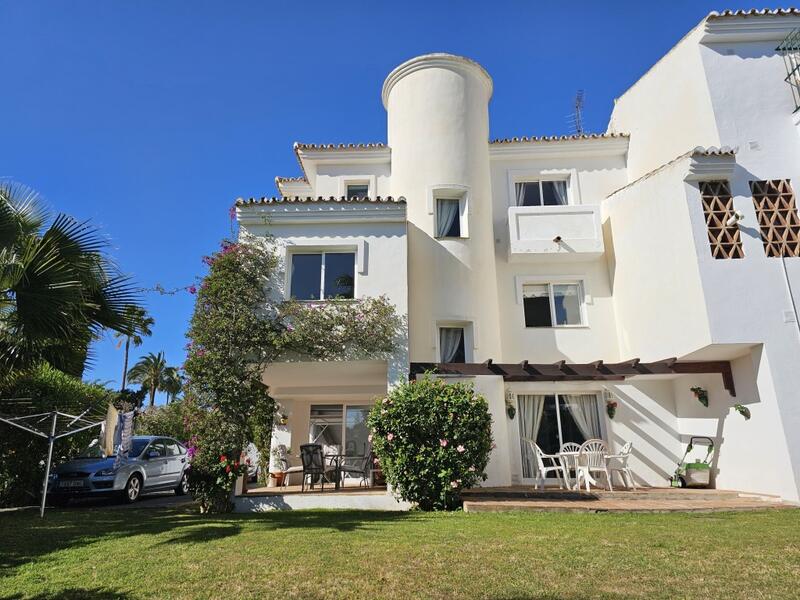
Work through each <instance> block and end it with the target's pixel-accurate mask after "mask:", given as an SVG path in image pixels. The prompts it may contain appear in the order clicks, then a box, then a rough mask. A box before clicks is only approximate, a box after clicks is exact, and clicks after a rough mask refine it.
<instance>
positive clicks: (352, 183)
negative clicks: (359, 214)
mask: <svg viewBox="0 0 800 600" xmlns="http://www.w3.org/2000/svg"><path fill="white" fill-rule="evenodd" d="M356 185H357V186H360V187H365V188H367V193H366V194H364V195H363V196H352V195H350V193H349V192H348V188H350V186H356ZM369 192H370V186H369V181H345V182H344V197H345V198H347V199H348V200H349V199H350V198H369V197H370V195H369Z"/></svg>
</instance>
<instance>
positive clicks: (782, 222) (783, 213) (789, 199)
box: [750, 179, 800, 257]
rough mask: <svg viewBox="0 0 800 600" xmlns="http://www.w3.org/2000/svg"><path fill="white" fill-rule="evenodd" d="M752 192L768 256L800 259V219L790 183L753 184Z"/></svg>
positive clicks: (783, 181)
mask: <svg viewBox="0 0 800 600" xmlns="http://www.w3.org/2000/svg"><path fill="white" fill-rule="evenodd" d="M750 189H751V190H752V192H753V204H754V205H755V208H756V217H757V218H758V226H759V228H760V229H761V241H762V243H763V244H764V252H765V253H766V255H767V256H770V257H780V256H800V216H798V214H797V204H796V201H795V197H794V191H793V190H792V185H791V183H790V181H789V180H788V179H773V180H772V181H751V182H750Z"/></svg>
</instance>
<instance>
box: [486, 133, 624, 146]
mask: <svg viewBox="0 0 800 600" xmlns="http://www.w3.org/2000/svg"><path fill="white" fill-rule="evenodd" d="M627 137H630V136H629V134H627V133H582V134H578V135H543V136H536V135H532V136H527V135H525V136H521V137H513V138H503V139H496V140H492V141H491V142H489V143H490V144H516V143H521V142H564V141H570V140H601V139H610V138H627Z"/></svg>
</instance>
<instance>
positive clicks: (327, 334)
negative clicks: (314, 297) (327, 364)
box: [280, 296, 403, 360]
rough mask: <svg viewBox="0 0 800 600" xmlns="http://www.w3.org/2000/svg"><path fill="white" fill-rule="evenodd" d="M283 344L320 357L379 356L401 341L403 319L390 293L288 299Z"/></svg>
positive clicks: (282, 309) (282, 310)
mask: <svg viewBox="0 0 800 600" xmlns="http://www.w3.org/2000/svg"><path fill="white" fill-rule="evenodd" d="M280 316H281V318H282V320H283V322H284V323H285V326H286V329H285V331H284V333H283V344H284V345H285V346H286V347H287V348H288V349H291V350H294V351H295V352H298V353H301V354H306V355H308V356H310V357H311V358H314V359H317V360H332V359H337V360H353V359H359V358H378V357H384V356H387V355H388V354H390V353H391V352H392V351H393V350H394V349H395V347H396V345H397V337H398V336H399V335H400V332H401V330H402V326H403V322H402V320H401V318H400V317H399V316H398V315H397V312H396V311H395V308H394V305H393V304H392V303H391V302H389V300H388V299H387V298H386V296H379V297H377V298H361V299H358V300H333V301H327V302H322V301H319V302H298V301H290V302H285V303H284V304H282V305H281V307H280Z"/></svg>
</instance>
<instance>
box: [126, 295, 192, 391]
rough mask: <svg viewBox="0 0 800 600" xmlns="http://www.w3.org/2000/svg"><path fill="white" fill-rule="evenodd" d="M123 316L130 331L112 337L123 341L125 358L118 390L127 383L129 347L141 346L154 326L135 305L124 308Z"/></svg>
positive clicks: (151, 320)
mask: <svg viewBox="0 0 800 600" xmlns="http://www.w3.org/2000/svg"><path fill="white" fill-rule="evenodd" d="M125 316H126V317H127V318H128V320H129V322H130V327H131V329H130V331H129V332H127V333H126V332H122V331H117V332H115V333H114V337H115V338H117V339H119V340H120V343H121V342H122V338H124V339H125V357H124V359H123V363H122V386H121V387H120V389H123V390H124V389H125V385H126V383H127V381H126V378H127V376H128V353H129V351H130V348H131V345H133V347H134V348H138V347H139V346H141V345H142V342H143V341H144V338H145V337H149V336H151V335H153V330H152V329H151V327H152V326H153V325H154V324H155V320H153V318H152V317H150V316H149V315H148V314H147V313H146V312H145V310H144V309H143V308H141V307H140V306H136V305H135V304H131V305H129V306H126V307H125ZM117 347H119V345H117ZM179 391H180V390H179Z"/></svg>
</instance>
